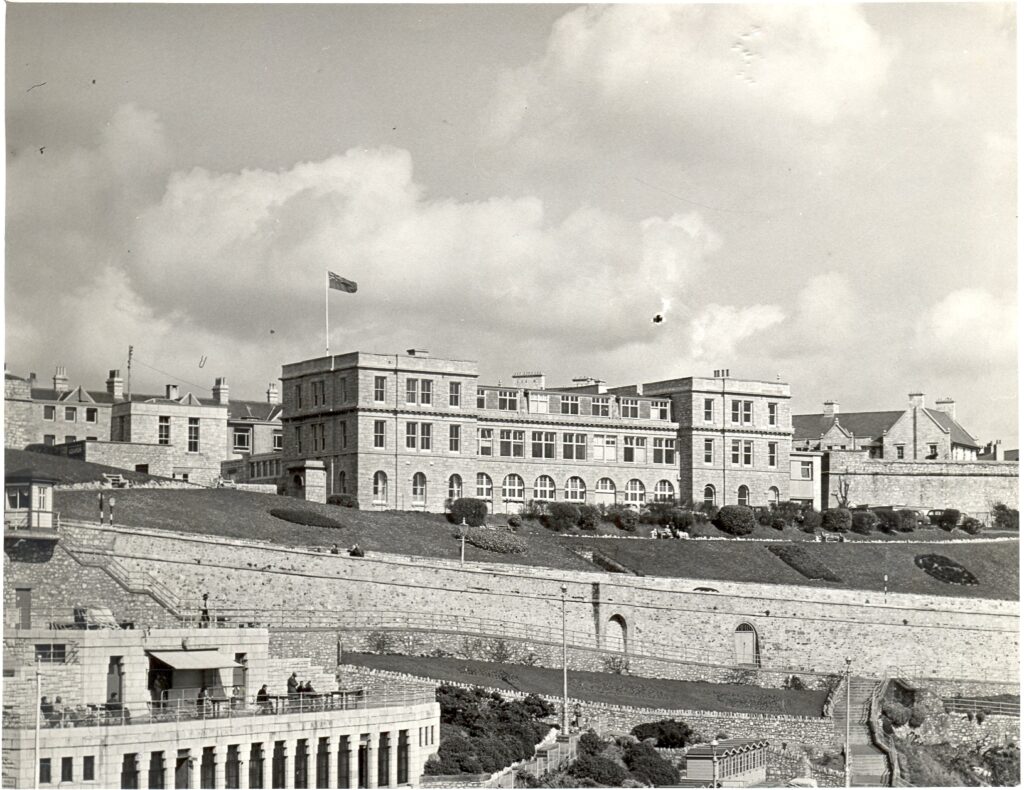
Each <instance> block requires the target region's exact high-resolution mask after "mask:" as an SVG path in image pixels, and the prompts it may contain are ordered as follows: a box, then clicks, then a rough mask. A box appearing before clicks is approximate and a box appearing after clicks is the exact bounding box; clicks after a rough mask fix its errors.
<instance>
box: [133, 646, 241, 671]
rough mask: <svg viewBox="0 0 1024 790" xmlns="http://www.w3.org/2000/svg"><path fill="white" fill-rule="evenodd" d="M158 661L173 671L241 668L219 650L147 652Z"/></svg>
mask: <svg viewBox="0 0 1024 790" xmlns="http://www.w3.org/2000/svg"><path fill="white" fill-rule="evenodd" d="M146 652H147V653H149V655H151V656H152V657H153V658H155V659H156V660H157V661H163V662H164V663H165V664H167V665H168V666H169V667H171V668H172V669H231V668H234V667H241V666H242V665H241V664H239V663H238V662H237V661H235V660H234V659H231V658H228V656H226V655H224V654H223V653H221V652H220V651H219V650H217V649H213V650H147V651H146Z"/></svg>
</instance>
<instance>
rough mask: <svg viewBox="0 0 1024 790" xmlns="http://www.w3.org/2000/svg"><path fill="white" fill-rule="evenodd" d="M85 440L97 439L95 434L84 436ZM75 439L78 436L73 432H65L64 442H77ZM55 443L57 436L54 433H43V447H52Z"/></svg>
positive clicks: (93, 440)
mask: <svg viewBox="0 0 1024 790" xmlns="http://www.w3.org/2000/svg"><path fill="white" fill-rule="evenodd" d="M85 440H86V441H87V442H95V441H98V440H97V438H96V437H95V436H86V437H85ZM77 441H78V437H77V436H75V435H74V434H73V433H69V434H65V436H64V442H65V443H70V442H77ZM56 443H57V437H56V436H55V435H54V434H52V433H45V434H43V445H44V446H45V447H53V446H54V445H55V444H56Z"/></svg>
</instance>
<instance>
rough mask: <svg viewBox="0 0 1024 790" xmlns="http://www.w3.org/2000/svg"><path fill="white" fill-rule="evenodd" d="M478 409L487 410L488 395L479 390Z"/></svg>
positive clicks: (477, 395)
mask: <svg viewBox="0 0 1024 790" xmlns="http://www.w3.org/2000/svg"><path fill="white" fill-rule="evenodd" d="M476 407H477V408H478V409H486V408H487V395H486V394H485V393H484V391H483V390H481V389H478V390H477V391H476Z"/></svg>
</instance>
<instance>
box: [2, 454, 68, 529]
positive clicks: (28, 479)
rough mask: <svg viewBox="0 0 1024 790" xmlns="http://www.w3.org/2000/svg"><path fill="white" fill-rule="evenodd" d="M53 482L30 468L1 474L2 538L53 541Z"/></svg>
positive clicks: (54, 524) (54, 520)
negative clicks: (2, 478) (3, 490)
mask: <svg viewBox="0 0 1024 790" xmlns="http://www.w3.org/2000/svg"><path fill="white" fill-rule="evenodd" d="M56 482H57V481H56V480H54V479H53V478H51V477H48V476H46V475H45V474H41V473H38V472H35V471H33V470H32V469H17V470H14V471H12V472H8V473H7V474H5V475H4V489H5V493H6V498H5V499H4V536H5V537H6V538H17V539H24V538H40V539H44V540H56V539H57V525H56V519H55V518H54V513H53V486H54V484H55V483H56Z"/></svg>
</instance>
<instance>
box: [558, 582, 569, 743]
mask: <svg viewBox="0 0 1024 790" xmlns="http://www.w3.org/2000/svg"><path fill="white" fill-rule="evenodd" d="M567 592H569V586H568V585H566V584H563V585H562V732H561V734H560V737H561V738H563V739H565V738H568V737H569V650H568V647H567V645H566V639H565V594H566V593H567Z"/></svg>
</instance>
